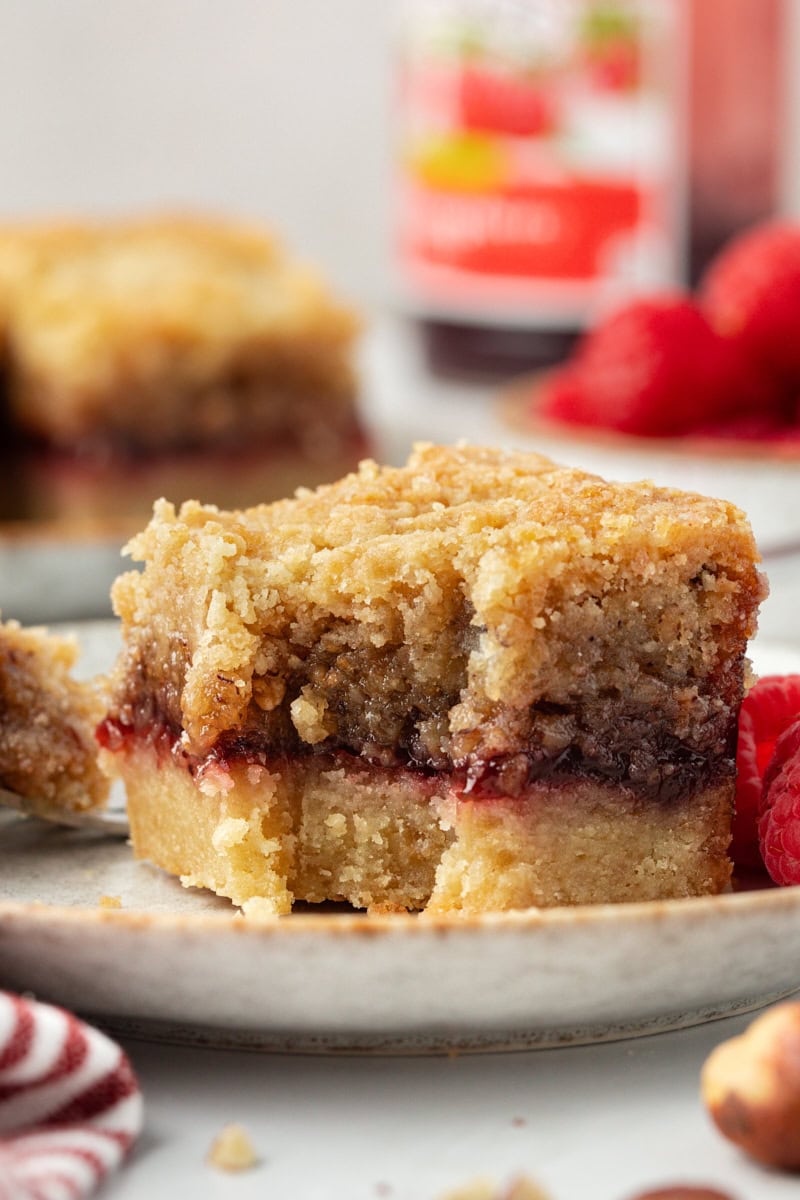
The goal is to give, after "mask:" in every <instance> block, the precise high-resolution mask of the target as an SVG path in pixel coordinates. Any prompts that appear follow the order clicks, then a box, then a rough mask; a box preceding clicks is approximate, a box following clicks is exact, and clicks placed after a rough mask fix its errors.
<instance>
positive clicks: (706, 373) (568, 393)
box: [540, 293, 761, 437]
mask: <svg viewBox="0 0 800 1200" xmlns="http://www.w3.org/2000/svg"><path fill="white" fill-rule="evenodd" d="M757 391H758V389H756V388H755V386H754V384H753V378H752V373H751V372H750V370H749V369H748V368H747V367H746V366H745V365H744V364H743V362H742V360H741V358H740V356H739V351H738V348H737V347H736V345H735V343H733V342H731V341H729V340H728V339H726V338H722V337H720V336H719V334H717V333H716V332H715V331H714V330H713V329H712V328H711V326H710V325H709V323H708V321H707V320H706V317H705V316H704V314H703V313H702V312H701V311H700V309H699V308H698V307H697V305H695V304H694V303H693V302H692V301H691V300H690V299H688V298H687V297H685V296H684V295H682V294H680V293H665V294H661V295H658V296H654V297H651V298H648V299H646V300H636V301H633V302H632V303H630V304H627V305H626V306H625V307H624V308H621V309H619V310H618V311H617V312H616V313H614V314H613V315H611V316H610V317H608V318H607V319H606V320H605V321H602V322H601V323H600V324H599V325H598V326H597V327H596V328H595V329H594V330H593V331H592V332H591V333H589V334H588V335H587V336H586V337H585V338H584V340H583V341H582V342H581V343H580V345H579V346H578V349H577V353H576V355H575V357H574V358H573V360H572V362H571V363H570V365H569V366H568V367H567V368H566V373H563V372H557V373H554V377H551V382H550V383H549V384H548V385H546V386H545V392H544V395H543V398H542V401H541V407H540V411H541V412H542V413H543V414H544V415H545V416H551V417H556V418H558V419H561V420H568V421H573V422H576V423H580V424H584V425H600V426H606V427H607V428H610V429H618V430H620V431H622V432H625V433H633V434H641V435H644V436H650V437H657V436H669V435H670V434H672V435H679V434H684V433H687V432H688V431H689V430H691V429H693V428H694V427H695V426H697V425H702V424H705V423H709V422H714V421H717V420H719V419H721V418H722V417H724V416H726V415H735V414H739V413H741V412H742V411H746V410H749V409H752V408H754V407H756V406H759V407H760V399H761V397H760V395H755V392H757Z"/></svg>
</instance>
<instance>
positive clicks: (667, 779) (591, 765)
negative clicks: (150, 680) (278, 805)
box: [97, 717, 735, 804]
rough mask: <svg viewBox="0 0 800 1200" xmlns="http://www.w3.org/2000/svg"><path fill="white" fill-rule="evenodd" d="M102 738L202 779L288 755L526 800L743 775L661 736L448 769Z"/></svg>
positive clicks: (349, 754)
mask: <svg viewBox="0 0 800 1200" xmlns="http://www.w3.org/2000/svg"><path fill="white" fill-rule="evenodd" d="M97 740H98V742H99V743H100V745H101V746H102V747H103V748H104V749H106V750H109V751H111V752H112V753H127V752H130V751H132V750H133V749H134V748H136V747H138V746H142V747H149V748H151V749H153V750H154V751H155V753H156V756H157V757H158V758H159V759H161V760H165V759H167V758H170V759H173V760H174V759H175V758H177V759H179V760H180V761H181V762H182V764H183V765H184V766H185V767H186V769H187V770H188V771H189V772H190V773H191V774H192V775H193V776H198V775H200V774H202V773H204V772H205V771H208V770H209V769H210V768H212V767H213V768H214V769H217V768H222V769H223V770H229V769H230V768H231V767H234V766H237V765H247V766H249V765H258V766H262V767H267V768H268V769H269V768H270V766H271V765H274V767H276V768H277V767H279V765H280V763H281V762H285V761H286V759H287V758H292V759H298V758H311V757H314V758H317V759H319V758H325V759H328V760H329V761H330V763H331V765H332V766H346V767H348V768H350V769H352V768H355V767H358V766H359V765H360V766H362V767H364V768H365V769H369V768H372V769H377V768H381V769H386V768H391V769H397V770H406V771H412V772H413V773H414V774H415V775H417V776H419V777H422V778H427V779H429V780H431V781H434V780H437V779H439V780H442V781H446V787H447V788H448V789H449V790H452V791H454V792H455V793H456V794H458V795H461V796H465V797H466V796H468V797H469V798H470V799H492V798H499V797H501V796H502V797H520V798H521V797H523V796H524V794H525V793H526V792H527V790H528V789H529V788H530V787H531V786H532V785H533V784H535V783H539V782H542V783H548V784H552V785H564V784H567V783H569V782H573V783H574V782H575V781H576V780H591V781H594V782H601V783H606V784H609V785H616V786H618V787H622V788H624V789H625V790H626V791H627V792H629V793H632V794H635V795H638V796H640V797H641V798H642V799H644V800H649V801H653V802H660V803H664V804H669V803H674V802H677V801H679V800H681V799H683V798H685V797H687V796H690V795H692V794H693V793H694V792H695V791H697V790H698V789H700V788H704V787H707V786H708V785H709V784H711V783H717V782H722V781H723V780H725V779H732V778H733V776H734V772H735V765H734V758H733V753H732V747H729V752H728V753H726V754H724V755H719V756H716V757H715V758H712V757H711V756H709V755H703V754H698V753H696V752H695V751H693V750H691V749H689V748H687V747H686V746H684V745H683V744H682V743H681V742H680V741H679V740H678V739H677V738H674V737H668V736H667V735H663V734H662V735H660V736H659V737H656V738H655V739H653V741H652V742H651V744H650V745H649V746H647V747H641V746H640V747H639V748H638V753H636V754H634V753H633V752H630V753H627V754H626V753H622V752H618V753H616V754H612V755H605V756H602V757H597V758H590V757H588V756H587V755H586V754H585V753H583V752H582V751H581V750H580V748H578V747H577V746H569V747H567V748H566V749H564V750H562V751H561V752H560V753H558V754H557V755H550V756H543V755H541V754H535V753H534V752H532V751H530V750H520V751H519V752H517V753H514V754H505V755H498V756H496V757H493V758H491V759H480V758H474V759H471V760H469V761H464V762H459V763H454V764H453V765H452V767H449V768H447V769H444V770H443V769H441V768H440V767H438V766H433V765H432V764H431V763H426V762H418V761H414V760H413V759H411V758H409V757H408V756H407V755H404V754H402V753H401V752H399V751H394V752H392V751H387V749H386V748H385V747H381V748H379V750H378V751H377V752H374V753H369V752H366V751H364V750H362V751H361V752H360V753H359V752H357V751H355V750H354V749H352V748H350V747H346V746H329V745H327V744H322V745H318V746H306V745H301V746H297V745H295V746H292V747H288V746H287V747H275V746H274V745H270V744H269V743H268V741H267V740H266V739H265V738H264V737H263V735H259V734H258V732H254V731H250V732H246V733H239V734H234V733H229V734H226V735H225V736H224V737H222V738H220V739H219V741H218V742H217V744H216V746H215V747H214V748H213V749H212V750H211V751H210V752H209V754H207V755H206V756H204V757H198V756H192V755H189V754H188V753H187V752H186V751H185V749H184V748H183V746H182V745H181V740H180V733H179V731H177V730H175V729H174V728H172V727H171V726H170V725H169V724H168V723H166V722H165V721H160V720H155V721H152V722H150V723H149V724H147V725H144V724H143V725H140V726H138V727H137V726H134V725H128V724H125V723H123V722H122V721H120V720H119V719H118V718H116V717H106V718H105V720H104V721H102V722H101V724H100V725H99V726H98V729H97Z"/></svg>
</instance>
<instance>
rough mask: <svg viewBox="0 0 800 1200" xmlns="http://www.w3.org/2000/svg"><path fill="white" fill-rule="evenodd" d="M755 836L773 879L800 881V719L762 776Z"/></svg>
mask: <svg viewBox="0 0 800 1200" xmlns="http://www.w3.org/2000/svg"><path fill="white" fill-rule="evenodd" d="M758 837H759V842H760V844H761V854H762V856H763V859H764V865H765V866H766V868H767V870H768V871H769V873H770V876H771V878H772V879H774V881H775V883H780V884H783V885H784V886H788V885H789V884H793V883H800V721H795V722H794V724H793V725H790V726H789V728H788V729H787V730H786V731H785V733H783V734H782V735H781V736H780V737H779V738H778V741H777V743H776V745H775V753H774V754H773V756H772V759H771V761H770V764H769V766H768V768H767V772H766V775H765V776H764V791H763V794H762V798H761V816H760V817H759V819H758Z"/></svg>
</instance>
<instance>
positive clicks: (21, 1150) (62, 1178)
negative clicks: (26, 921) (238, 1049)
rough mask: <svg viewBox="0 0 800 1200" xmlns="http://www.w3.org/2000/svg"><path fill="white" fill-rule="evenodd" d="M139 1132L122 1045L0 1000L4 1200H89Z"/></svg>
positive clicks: (6, 997)
mask: <svg viewBox="0 0 800 1200" xmlns="http://www.w3.org/2000/svg"><path fill="white" fill-rule="evenodd" d="M141 1127H142V1095H141V1092H140V1091H139V1085H138V1083H137V1080H136V1076H135V1075H134V1073H133V1071H132V1069H131V1066H130V1063H129V1062H128V1060H127V1058H126V1057H125V1055H124V1054H123V1052H122V1050H121V1049H120V1048H119V1046H117V1045H116V1044H115V1043H114V1042H112V1041H111V1040H110V1039H109V1038H107V1037H105V1036H104V1035H103V1034H102V1033H98V1031H97V1030H96V1029H92V1028H91V1027H90V1026H88V1025H84V1024H83V1022H81V1021H78V1020H77V1018H75V1017H73V1016H72V1015H71V1014H70V1013H68V1012H64V1011H63V1010H62V1009H60V1008H53V1007H51V1006H50V1005H49V1004H37V1003H35V1002H34V1001H32V1000H23V999H22V998H21V997H19V996H13V995H10V994H9V993H7V992H0V1200H79V1198H80V1197H83V1196H88V1195H89V1193H90V1192H92V1191H93V1190H94V1189H95V1188H96V1187H97V1186H98V1184H99V1183H101V1181H102V1180H103V1179H105V1177H106V1175H108V1173H109V1172H110V1171H113V1170H114V1169H115V1168H116V1167H117V1166H119V1164H120V1163H121V1162H122V1160H123V1158H124V1157H125V1155H126V1154H127V1153H128V1151H129V1150H130V1148H131V1146H132V1145H133V1143H134V1142H135V1140H136V1138H137V1136H138V1134H139V1132H140V1130H141Z"/></svg>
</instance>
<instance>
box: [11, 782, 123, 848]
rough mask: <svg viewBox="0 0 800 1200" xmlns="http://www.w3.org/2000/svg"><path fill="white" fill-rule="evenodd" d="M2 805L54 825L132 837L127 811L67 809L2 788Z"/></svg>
mask: <svg viewBox="0 0 800 1200" xmlns="http://www.w3.org/2000/svg"><path fill="white" fill-rule="evenodd" d="M0 807H2V808H13V809H14V810H15V811H16V812H18V813H22V814H23V815H24V816H26V817H39V818H40V820H42V821H47V822H49V823H50V824H52V825H62V826H66V827H67V828H69V829H83V830H87V831H89V832H91V833H100V834H105V835H106V836H107V837H119V838H126V837H129V836H130V826H129V825H128V818H127V817H126V816H125V814H124V812H119V811H114V810H111V811H110V812H103V811H102V810H101V811H91V812H67V811H66V810H65V809H63V808H56V807H55V806H54V805H50V804H47V803H46V802H45V801H43V800H32V799H30V798H29V797H27V796H20V795H19V793H18V792H12V791H9V790H8V789H7V788H3V787H0Z"/></svg>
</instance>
